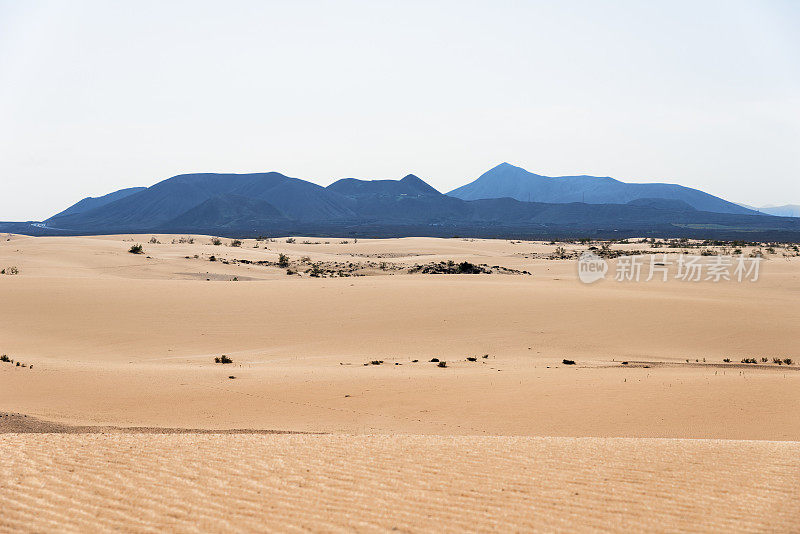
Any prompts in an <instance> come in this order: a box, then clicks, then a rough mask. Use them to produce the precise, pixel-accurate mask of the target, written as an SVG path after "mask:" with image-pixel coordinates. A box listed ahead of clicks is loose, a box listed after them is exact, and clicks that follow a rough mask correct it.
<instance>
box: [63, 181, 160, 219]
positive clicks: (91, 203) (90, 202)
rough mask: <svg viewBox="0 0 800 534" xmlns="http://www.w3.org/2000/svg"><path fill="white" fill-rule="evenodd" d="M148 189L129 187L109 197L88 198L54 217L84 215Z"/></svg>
mask: <svg viewBox="0 0 800 534" xmlns="http://www.w3.org/2000/svg"><path fill="white" fill-rule="evenodd" d="M144 189H147V188H146V187H129V188H127V189H120V190H119V191H114V192H113V193H109V194H107V195H103V196H101V197H86V198H84V199H83V200H80V201H78V202H76V203H75V204H73V205H72V206H70V207H68V208H67V209H65V210H64V211H62V212H59V213H56V214H55V215H53V217H63V216H64V215H75V214H76V213H83V212H85V211H89V210H93V209H95V208H99V207H100V206H104V205H106V204H109V203H111V202H114V201H115V200H119V199H121V198H125V197H127V196H130V195H132V194H134V193H138V192H139V191H143V190H144Z"/></svg>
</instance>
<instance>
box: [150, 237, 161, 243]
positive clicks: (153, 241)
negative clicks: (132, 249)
mask: <svg viewBox="0 0 800 534" xmlns="http://www.w3.org/2000/svg"><path fill="white" fill-rule="evenodd" d="M150 244H151V245H160V244H161V241H159V240H158V239H156V236H153V237H151V238H150Z"/></svg>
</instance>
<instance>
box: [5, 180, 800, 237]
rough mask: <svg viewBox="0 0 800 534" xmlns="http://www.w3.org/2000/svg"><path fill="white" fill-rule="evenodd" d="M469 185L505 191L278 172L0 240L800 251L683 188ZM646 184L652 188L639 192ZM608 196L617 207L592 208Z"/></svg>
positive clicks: (167, 192) (751, 217)
mask: <svg viewBox="0 0 800 534" xmlns="http://www.w3.org/2000/svg"><path fill="white" fill-rule="evenodd" d="M487 175H488V177H487ZM531 183H534V184H540V185H542V184H543V185H542V187H539V188H538V189H537V191H539V193H541V194H540V195H539V196H542V195H543V196H545V197H546V198H549V199H558V201H557V202H542V201H539V200H538V199H536V200H535V201H532V202H527V201H520V200H518V199H516V198H514V197H515V196H516V197H519V196H520V195H523V194H524V195H526V196H527V193H525V191H526V188H528V189H529V188H530V184H531ZM476 184H477V186H480V188H482V190H488V189H490V188H489V187H488V186H497V185H498V184H499V185H503V187H504V188H501V189H502V191H501V192H500V193H496V194H497V195H500V196H497V197H491V198H480V199H476V200H464V199H461V198H457V197H456V196H453V195H444V194H442V193H440V192H438V191H437V190H436V189H435V188H433V187H431V186H430V185H428V184H427V183H426V182H425V181H424V180H422V179H420V178H419V177H417V176H414V175H411V174H410V175H407V176H406V177H404V178H402V179H401V180H358V179H355V178H345V179H342V180H338V181H336V182H334V183H333V184H331V185H329V186H328V187H321V186H319V185H316V184H314V183H311V182H308V181H305V180H301V179H298V178H290V177H288V176H285V175H283V174H281V173H278V172H265V173H251V174H215V173H195V174H181V175H178V176H173V177H171V178H167V179H166V180H162V181H161V182H159V183H157V184H155V185H153V186H151V187H148V188H133V189H126V190H121V191H117V192H115V193H111V194H109V195H105V196H103V197H98V198H97V199H84V200H82V201H81V202H79V203H77V204H75V205H74V206H71V207H69V208H67V209H66V210H64V211H62V212H60V213H58V214H56V215H54V216H53V217H51V218H50V219H48V220H47V221H45V223H44V224H40V223H36V224H30V223H3V224H0V230H3V231H15V232H20V233H25V232H28V233H33V234H34V235H48V234H64V233H83V234H92V233H95V234H97V233H133V232H154V233H155V232H161V233H177V232H180V233H185V232H189V233H192V232H193V233H215V234H219V235H222V234H225V233H227V234H228V235H240V236H241V235H267V234H273V235H287V234H291V233H295V234H300V235H304V234H305V235H361V236H406V235H433V236H443V237H447V236H453V235H464V236H477V237H509V236H529V237H537V236H538V237H542V238H552V237H563V236H580V237H585V236H594V237H605V238H609V237H611V238H621V237H625V236H628V237H630V236H636V237H641V236H665V237H675V236H685V237H714V238H720V239H723V238H724V239H747V240H752V239H756V238H758V237H760V238H762V239H773V240H778V239H786V240H794V241H798V240H800V219H797V218H794V219H792V218H786V217H774V216H770V215H763V214H758V213H757V212H754V211H751V210H748V209H746V208H743V207H740V206H736V205H733V206H734V207H735V208H736V209H738V210H740V211H742V212H743V213H727V212H725V211H724V210H725V209H728V208H729V206H728V205H729V204H730V203H728V202H726V201H724V200H722V199H719V198H717V197H713V196H711V195H707V194H706V193H703V192H701V191H696V190H693V189H689V188H684V187H681V186H673V185H669V184H624V183H622V182H618V181H617V180H613V179H612V178H594V177H589V176H582V177H566V178H547V177H541V176H537V175H532V174H531V173H528V172H527V171H524V170H523V169H520V168H518V167H513V166H511V165H507V164H504V165H501V166H499V167H496V168H495V169H493V170H492V171H489V172H488V173H486V174H484V175H483V176H482V177H481V178H479V179H478V180H476V181H475V182H473V183H472V184H468V185H467V186H465V188H469V187H473V186H474V187H473V189H472V193H470V194H476V195H478V196H480V195H479V194H478V193H475V188H476V187H477V186H476ZM565 184H566V185H565ZM570 184H571V185H570ZM576 184H577V185H576ZM581 184H582V185H581ZM649 185H652V186H653V187H650V188H646V187H645V188H643V189H642V188H637V187H638V186H649ZM523 186H524V187H523ZM567 186H569V187H572V186H574V187H575V188H577V191H578V192H574V191H573V192H570V191H569V187H567ZM628 186H637V187H635V188H634V189H629V188H628ZM460 189H461V190H462V192H463V190H464V188H460ZM512 189H513V190H512ZM457 191H458V190H457ZM615 191H616V193H614V194H613V195H611V193H613V192H615ZM632 191H633V192H632ZM468 192H469V191H468ZM637 192H638V193H637ZM487 194H488V193H487ZM637 194H639V196H637ZM576 195H580V196H581V199H583V197H584V196H586V197H587V198H586V202H579V201H569V200H570V199H571V198H573V197H574V196H576ZM608 195H611V196H613V200H614V202H605V203H599V200H602V199H606V198H608ZM659 195H664V196H659ZM670 195H672V196H670ZM468 196H469V195H468ZM531 196H532V197H534V195H531ZM628 197H634V198H628ZM676 197H680V198H676ZM532 200H534V199H533V198H532ZM590 200H591V202H590ZM698 206H701V207H698ZM712 208H713V209H712Z"/></svg>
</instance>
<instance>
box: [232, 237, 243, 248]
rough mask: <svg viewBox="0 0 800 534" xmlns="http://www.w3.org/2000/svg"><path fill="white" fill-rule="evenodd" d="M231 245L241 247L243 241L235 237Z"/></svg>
mask: <svg viewBox="0 0 800 534" xmlns="http://www.w3.org/2000/svg"><path fill="white" fill-rule="evenodd" d="M231 246H232V247H241V246H242V242H241V241H239V240H238V239H234V240H233V241H231Z"/></svg>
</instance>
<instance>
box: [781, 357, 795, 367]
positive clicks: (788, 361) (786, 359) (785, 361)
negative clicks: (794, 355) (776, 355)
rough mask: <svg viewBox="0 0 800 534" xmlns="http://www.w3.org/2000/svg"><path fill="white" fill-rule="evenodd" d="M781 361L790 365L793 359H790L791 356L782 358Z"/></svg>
mask: <svg viewBox="0 0 800 534" xmlns="http://www.w3.org/2000/svg"><path fill="white" fill-rule="evenodd" d="M783 363H785V364H786V365H792V364H793V363H794V361H792V359H791V358H784V359H783Z"/></svg>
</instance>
